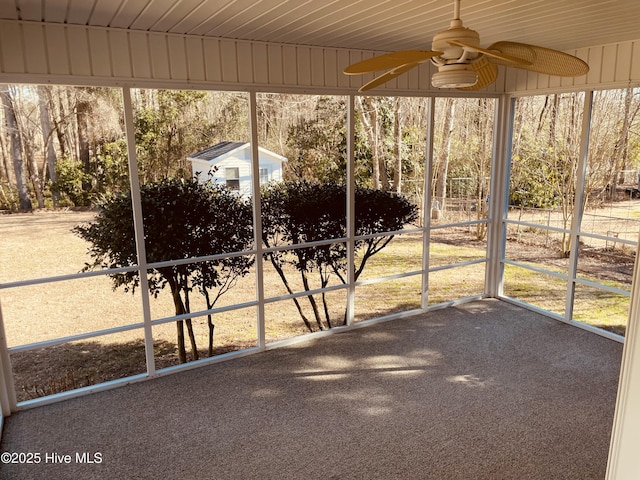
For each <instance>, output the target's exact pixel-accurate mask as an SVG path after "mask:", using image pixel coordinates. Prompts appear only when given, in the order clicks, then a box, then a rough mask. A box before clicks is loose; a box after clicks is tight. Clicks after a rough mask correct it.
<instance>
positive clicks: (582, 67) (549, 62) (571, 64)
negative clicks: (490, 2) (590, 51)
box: [489, 42, 589, 77]
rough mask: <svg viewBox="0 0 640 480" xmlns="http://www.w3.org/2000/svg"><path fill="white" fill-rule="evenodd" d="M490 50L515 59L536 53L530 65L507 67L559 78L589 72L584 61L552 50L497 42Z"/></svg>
mask: <svg viewBox="0 0 640 480" xmlns="http://www.w3.org/2000/svg"><path fill="white" fill-rule="evenodd" d="M489 49H490V50H497V51H499V52H501V53H504V54H506V55H511V56H514V57H520V56H522V57H523V58H527V57H526V54H527V52H533V53H534V55H535V58H534V59H533V61H532V62H531V64H530V65H507V66H509V67H516V68H522V69H525V70H531V71H533V72H538V73H544V74H547V75H556V76H559V77H578V76H580V75H586V74H587V73H588V72H589V65H587V63H586V62H584V61H583V60H581V59H579V58H578V57H574V56H573V55H569V54H568V53H564V52H561V51H559V50H552V49H551V48H545V47H539V46H537V45H529V44H527V43H518V42H496V43H494V44H493V45H491V46H490V47H489Z"/></svg>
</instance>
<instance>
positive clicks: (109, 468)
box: [0, 300, 622, 480]
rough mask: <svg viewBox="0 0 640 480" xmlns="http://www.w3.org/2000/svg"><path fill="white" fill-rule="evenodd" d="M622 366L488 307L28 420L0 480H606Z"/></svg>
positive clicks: (559, 329) (596, 343)
mask: <svg viewBox="0 0 640 480" xmlns="http://www.w3.org/2000/svg"><path fill="white" fill-rule="evenodd" d="M621 355H622V345H621V344H619V343H617V342H614V341H612V340H608V339H606V338H603V337H600V336H597V335H594V334H591V333H588V332H586V331H583V330H580V329H578V328H575V327H571V326H568V325H565V324H562V323H559V322H556V321H555V320H551V319H548V318H546V317H543V316H540V315H537V314H535V313H532V312H530V311H527V310H523V309H520V308H518V307H515V306H513V305H510V304H506V303H503V302H500V301H496V300H483V301H478V302H473V303H469V304H466V305H462V306H459V307H452V308H448V309H445V310H440V311H434V312H431V313H428V314H424V315H420V316H416V317H412V318H408V319H402V320H397V321H392V322H387V323H380V324H377V325H372V326H369V327H366V328H362V329H356V330H352V331H350V332H345V333H341V334H338V335H332V336H329V337H323V338H320V339H316V340H314V341H307V342H304V343H301V344H297V345H295V346H290V347H286V348H281V349H277V350H271V351H267V352H264V353H260V354H257V355H253V356H249V357H243V358H240V359H237V360H233V361H230V362H225V363H221V364H217V365H211V366H208V367H203V368H200V369H195V370H190V371H187V372H182V373H178V374H174V375H169V376H165V377H162V378H159V379H156V380H153V381H148V382H142V383H137V384H134V385H130V386H127V387H123V388H118V389H114V390H110V391H107V392H102V393H97V394H92V395H89V396H86V397H83V398H78V399H74V400H69V401H65V402H62V403H57V404H54V405H49V406H46V407H40V408H36V409H32V410H27V411H23V412H19V413H17V414H14V415H12V416H11V417H9V418H8V419H7V420H6V424H5V428H4V432H3V437H2V442H1V445H0V450H1V451H3V452H39V453H40V454H41V456H42V457H41V458H42V460H41V463H40V464H36V465H33V464H32V465H22V466H18V465H2V466H1V467H0V468H1V470H0V478H2V479H12V480H17V479H65V480H67V479H83V480H86V479H189V480H191V479H366V480H369V479H438V480H440V479H465V480H467V479H475V480H478V479H518V480H522V479H544V480H549V479H554V480H557V479H576V480H588V479H602V478H604V475H605V468H606V462H607V453H608V446H609V437H610V434H611V425H612V419H613V411H614V405H615V396H616V388H617V383H618V374H619V366H620V360H621ZM83 452H86V453H88V456H87V457H86V458H89V459H96V460H97V458H96V457H94V456H93V455H94V454H95V453H96V452H98V453H99V454H100V460H101V461H100V463H93V464H87V463H85V464H82V463H78V462H77V461H76V460H77V459H76V453H80V454H82V453H83ZM46 454H48V455H49V456H48V459H49V462H45V460H46V459H45V455H46ZM53 454H57V455H71V463H70V464H59V463H51V461H52V459H53V458H56V459H59V458H61V457H53V456H52V455H53Z"/></svg>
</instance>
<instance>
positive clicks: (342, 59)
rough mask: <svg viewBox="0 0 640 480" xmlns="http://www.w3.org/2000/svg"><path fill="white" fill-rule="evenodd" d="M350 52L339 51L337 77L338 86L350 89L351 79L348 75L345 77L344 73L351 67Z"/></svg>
mask: <svg viewBox="0 0 640 480" xmlns="http://www.w3.org/2000/svg"><path fill="white" fill-rule="evenodd" d="M349 53H350V52H349V50H338V51H337V52H336V61H337V63H336V68H337V72H336V76H337V79H338V86H339V87H344V88H348V87H350V84H351V79H350V78H349V76H348V75H344V74H343V73H342V71H343V70H344V69H345V68H346V67H347V65H349V59H350V56H349Z"/></svg>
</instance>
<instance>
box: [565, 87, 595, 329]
mask: <svg viewBox="0 0 640 480" xmlns="http://www.w3.org/2000/svg"><path fill="white" fill-rule="evenodd" d="M592 105H593V91H588V92H585V93H584V105H583V108H582V134H581V138H580V154H579V157H578V167H577V169H576V192H575V195H574V198H573V218H572V219H571V253H570V255H569V272H568V274H569V279H568V281H567V294H566V304H565V313H564V318H565V320H566V321H567V322H569V321H571V320H572V318H573V302H574V297H575V278H576V274H577V271H578V254H579V253H580V225H581V224H582V215H583V213H584V212H583V211H582V207H583V205H584V196H585V181H586V176H587V167H588V166H589V133H590V124H591V110H592Z"/></svg>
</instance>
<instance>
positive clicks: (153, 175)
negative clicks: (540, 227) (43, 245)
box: [0, 85, 640, 217]
mask: <svg viewBox="0 0 640 480" xmlns="http://www.w3.org/2000/svg"><path fill="white" fill-rule="evenodd" d="M581 95H582V94H562V95H560V94H558V95H547V96H537V97H523V98H520V99H518V101H517V104H516V105H517V106H516V112H515V117H516V121H515V131H514V146H513V163H514V167H513V168H512V195H511V201H512V202H513V203H516V204H520V205H524V206H531V207H554V208H555V207H561V206H562V205H563V200H562V199H563V198H564V199H565V200H570V199H571V198H572V194H571V191H570V189H571V185H572V182H573V181H572V178H573V173H574V167H572V165H574V166H575V161H576V159H577V151H578V150H577V149H578V148H579V133H580V127H581V122H580V115H581V112H582V109H581V98H582V97H581ZM0 97H1V100H2V105H3V108H2V109H1V112H0V116H1V117H2V118H1V121H0V126H1V131H0V156H1V161H0V208H1V209H8V210H30V209H32V208H43V207H55V206H69V205H74V206H89V205H91V204H92V202H93V201H94V200H95V199H96V198H99V197H100V196H102V195H105V194H109V193H110V192H114V191H122V190H123V189H126V188H127V185H128V171H127V156H126V152H127V151H126V141H125V134H124V122H123V111H122V110H123V109H122V98H121V93H120V90H118V89H112V88H100V87H63V86H50V85H47V86H26V85H20V86H17V85H13V86H8V85H3V86H0ZM132 101H133V107H134V121H135V138H136V151H137V155H138V163H139V172H138V174H139V176H140V179H141V182H142V183H143V184H144V183H148V182H152V181H158V180H160V179H162V178H170V177H189V176H190V175H191V167H190V165H188V162H187V161H186V157H187V155H189V154H191V153H195V152H197V151H199V150H201V149H204V148H207V147H209V146H211V145H214V144H216V143H218V142H220V141H226V140H231V141H249V138H250V134H249V126H248V121H249V116H248V115H249V112H248V98H247V95H246V94H244V93H235V92H209V91H184V90H155V89H134V90H132ZM257 101H258V104H257V107H258V108H257V114H258V132H259V142H260V145H261V146H263V147H265V148H267V149H269V150H272V151H274V152H276V153H279V154H281V155H283V156H285V157H287V158H288V160H289V161H288V162H287V163H286V165H285V179H286V180H301V179H305V180H310V181H333V182H342V181H344V180H345V177H346V153H347V152H346V98H345V97H340V96H318V95H294V94H258V96H257ZM429 101H430V100H429V99H427V98H411V97H357V98H356V114H357V121H356V183H357V184H358V185H360V186H363V187H372V188H376V189H382V190H390V191H396V192H401V193H403V194H404V195H406V196H408V197H409V198H411V199H412V201H414V202H415V203H416V204H420V203H421V202H422V197H423V195H422V193H423V192H422V189H423V178H424V168H425V151H426V149H425V147H426V145H425V133H426V125H427V112H428V103H429ZM595 106H596V108H594V114H593V119H592V132H591V165H590V172H591V175H590V176H589V182H588V188H589V191H590V192H601V193H606V192H612V191H615V187H616V185H617V184H618V183H619V181H620V180H619V172H620V171H622V170H625V169H626V170H628V169H635V168H637V163H638V152H639V151H640V150H639V145H638V133H637V132H638V118H637V117H638V115H637V113H638V109H639V108H640V98H639V95H638V92H637V91H636V90H632V89H626V90H610V91H603V92H597V93H596V98H595ZM494 109H495V101H494V100H493V99H482V98H481V99H464V98H445V97H443V98H438V99H436V112H435V118H436V122H435V125H436V128H435V132H434V137H435V138H434V165H433V178H432V185H431V188H432V194H433V197H434V199H437V200H438V201H439V203H440V206H441V207H442V208H444V207H445V205H446V199H447V197H450V196H452V195H454V196H465V197H467V198H471V199H475V201H474V205H476V206H477V208H478V216H479V217H481V216H484V215H485V212H484V211H483V209H484V207H485V204H486V197H487V196H488V178H489V176H490V160H491V148H492V129H493V117H494ZM452 178H456V179H459V181H457V182H456V183H455V185H454V184H453V183H452V181H451V179H452ZM461 179H464V180H461ZM591 197H593V196H591Z"/></svg>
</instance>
